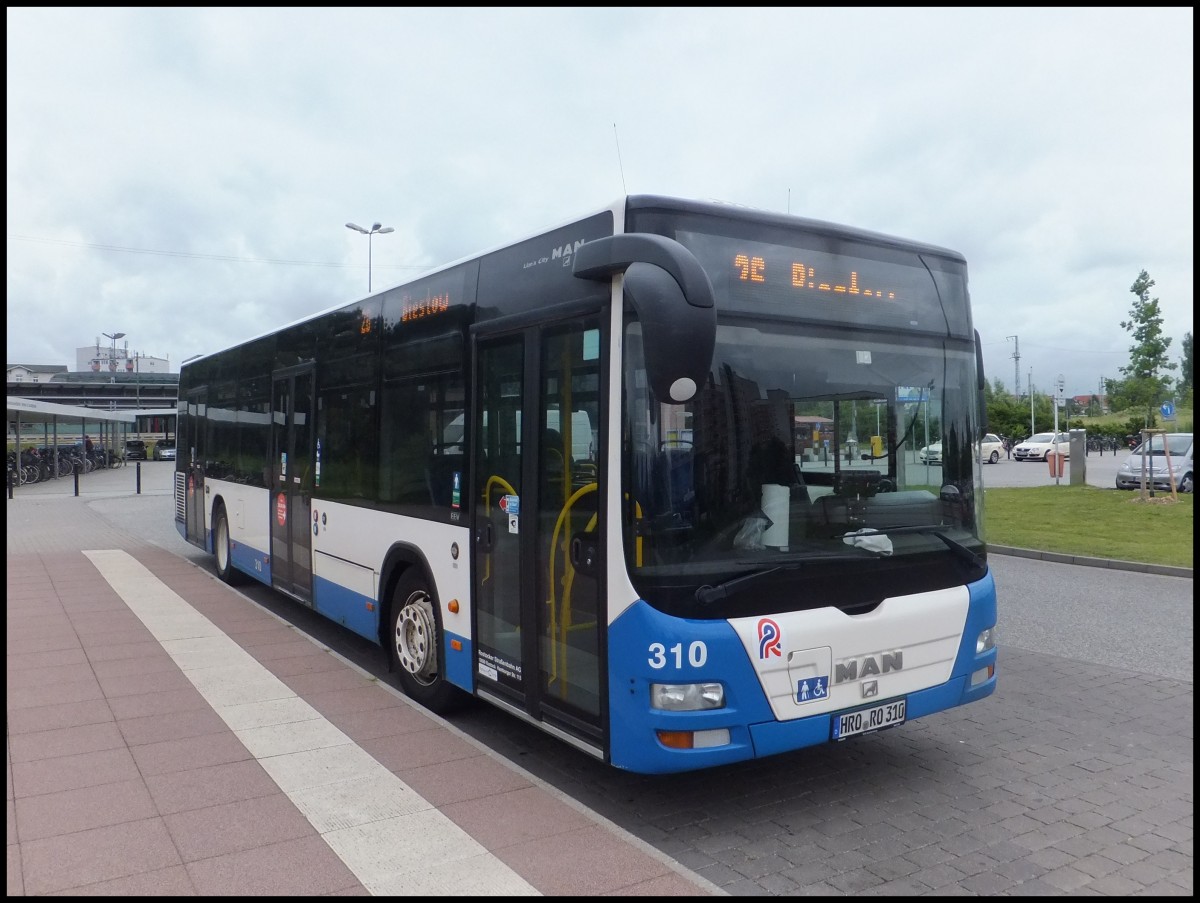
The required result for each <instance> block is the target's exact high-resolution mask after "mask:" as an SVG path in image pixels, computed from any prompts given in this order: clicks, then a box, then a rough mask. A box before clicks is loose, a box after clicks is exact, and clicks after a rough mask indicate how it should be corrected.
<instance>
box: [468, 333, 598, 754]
mask: <svg viewBox="0 0 1200 903" xmlns="http://www.w3.org/2000/svg"><path fill="white" fill-rule="evenodd" d="M600 336H601V328H600V319H599V317H581V318H578V319H574V320H570V321H566V322H563V323H559V324H555V325H553V326H544V327H537V328H531V329H528V330H526V331H525V332H523V333H521V334H518V335H509V336H506V337H504V338H498V339H484V338H482V337H479V338H477V340H476V343H475V346H474V347H475V352H476V359H475V379H476V398H477V399H478V409H477V413H476V423H475V437H476V441H475V442H473V443H472V447H473V449H474V452H473V454H474V461H473V470H472V472H473V474H474V477H473V481H474V484H473V487H472V492H473V501H474V505H475V518H474V546H475V548H474V556H475V561H474V564H475V567H474V581H475V600H474V609H475V615H476V634H475V635H476V640H477V641H476V644H475V654H476V678H477V681H478V685H479V688H480V691H481V693H484V694H485V695H488V696H489V698H493V699H498V700H500V701H503V702H507V703H508V704H510V705H512V706H514V707H518V708H520V709H522V710H523V711H524V712H525V713H526V714H527V715H528V716H529V717H530V718H532V719H533V720H536V721H540V722H546V723H551V724H553V725H554V727H555V728H556V729H558V730H561V731H563V732H565V733H566V734H568V735H570V736H574V737H578V738H579V739H581V740H582V741H584V742H585V743H587V744H588V745H589V746H591V747H592V748H602V747H603V744H604V732H603V727H602V725H603V712H604V709H605V708H606V706H605V692H604V690H605V685H606V682H605V673H606V665H605V645H604V635H605V626H606V624H607V617H606V611H605V607H604V605H603V604H602V599H603V593H602V585H603V574H604V564H603V562H604V552H603V549H604V546H603V542H602V535H603V531H602V521H601V515H602V511H603V507H602V505H601V504H600V499H601V497H602V495H601V486H602V482H603V468H602V467H601V466H600V464H599V462H600V461H602V460H603V456H602V454H601V449H602V447H603V446H602V445H601V435H600V431H601V426H602V424H603V417H604V407H605V405H604V404H603V401H602V399H603V397H604V394H603V389H602V387H603V386H604V385H605V380H604V379H603V375H602V368H601V340H600Z"/></svg>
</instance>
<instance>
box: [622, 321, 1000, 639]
mask: <svg viewBox="0 0 1200 903" xmlns="http://www.w3.org/2000/svg"><path fill="white" fill-rule="evenodd" d="M638 335H639V330H638V327H637V324H636V323H633V324H631V325H630V327H629V338H630V340H629V342H628V352H629V353H628V357H627V360H626V374H625V385H626V395H627V405H628V407H627V411H626V424H625V428H626V433H627V446H628V448H627V455H626V464H625V474H626V484H625V485H626V486H627V487H628V496H629V499H630V504H629V505H627V506H626V523H625V532H626V540H627V541H626V547H627V557H628V560H629V562H630V573H631V575H632V576H633V578H634V584H635V586H636V587H637V588H638V589H639V591H640V592H641V593H642V594H643V596H644V597H645V598H646V599H647V600H648V601H649V602H650V603H651V604H661V605H663V606H664V607H666V608H668V609H674V610H680V611H686V612H688V613H689V615H691V616H701V617H728V616H730V613H731V609H730V607H729V606H730V604H736V605H737V606H738V608H737V610H738V611H739V613H741V614H746V613H756V614H761V613H766V612H769V611H771V610H772V609H773V608H776V607H778V608H779V609H783V608H789V609H791V608H797V607H800V608H803V607H806V606H807V605H808V604H813V605H817V604H819V605H827V604H830V603H829V601H828V596H827V595H821V596H820V597H814V598H812V599H811V602H808V603H806V601H805V597H804V594H802V593H796V592H795V591H794V589H792V590H791V591H788V592H783V593H780V594H779V596H778V597H777V598H773V597H772V596H771V594H770V593H763V592H758V591H757V590H758V589H759V587H758V586H754V589H755V590H756V591H754V592H750V591H748V590H749V588H750V586H752V585H753V584H750V583H745V585H746V586H747V591H746V592H743V593H730V594H728V598H729V599H730V600H732V601H731V602H722V601H714V597H713V595H712V594H711V593H710V594H707V595H706V594H704V593H701V594H699V595H700V598H699V599H697V592H696V591H697V590H698V589H700V588H701V587H705V586H708V587H711V586H714V585H719V584H722V583H725V582H727V581H731V580H737V579H738V578H739V577H742V576H746V575H753V574H756V573H759V572H769V573H770V574H771V575H772V580H775V581H782V580H786V581H788V582H789V584H788V585H789V586H792V587H796V586H804V585H805V583H806V580H816V581H817V583H815V584H812V585H813V586H818V585H823V583H825V582H828V581H830V580H836V579H837V578H838V576H839V575H849V574H853V575H855V577H856V578H858V579H856V580H855V581H854V583H856V584H862V585H863V586H864V587H867V588H866V589H864V592H863V594H862V595H860V596H858V597H856V598H855V599H853V600H851V601H850V603H849V604H851V605H853V604H865V603H866V602H867V601H869V600H870V599H871V598H874V599H875V600H876V601H878V598H879V593H880V592H883V589H882V588H881V587H883V586H884V585H885V584H889V582H890V587H891V588H892V589H893V590H894V589H896V588H897V575H898V574H907V573H908V571H903V570H901V569H903V568H904V567H905V562H908V563H911V564H912V565H913V566H914V567H913V570H912V573H913V575H916V574H918V573H923V574H924V577H922V578H921V579H922V580H923V581H924V583H923V584H922V585H924V586H926V587H927V588H933V587H934V586H948V585H952V584H954V583H962V582H963V574H962V572H961V570H959V569H958V568H956V567H950V568H947V567H946V566H945V562H946V557H947V556H950V557H951V558H952V559H954V560H955V561H959V562H961V563H962V565H963V566H964V567H968V568H969V567H970V565H971V560H970V558H971V557H973V558H975V560H976V564H975V567H974V570H975V571H977V572H979V573H981V572H982V567H983V564H982V558H981V557H980V555H979V553H982V551H983V548H982V538H981V529H980V519H979V517H978V513H977V501H978V500H979V499H980V498H981V495H982V494H981V492H980V491H979V483H978V479H979V467H978V461H977V454H976V452H975V451H974V444H975V443H974V439H975V436H974V433H975V431H976V428H975V427H974V426H973V425H974V424H975V423H977V418H978V412H977V411H976V400H975V398H976V396H975V393H974V392H973V391H972V390H971V389H970V388H969V387H973V386H974V384H975V383H974V355H973V349H972V347H971V346H970V344H969V343H967V342H958V343H951V342H949V341H948V340H947V339H945V338H942V339H939V340H934V339H931V338H925V337H915V336H903V337H900V336H896V335H894V334H888V333H874V334H873V333H870V332H867V331H856V332H854V333H848V332H847V331H846V330H844V329H843V330H835V329H831V328H828V327H817V326H814V325H812V324H799V323H792V324H784V323H781V322H778V321H770V322H743V323H739V322H736V321H734V320H730V319H728V318H726V319H725V320H724V322H722V323H721V324H720V326H719V327H718V332H717V345H716V353H715V356H714V361H713V368H712V372H711V374H710V378H709V381H708V383H707V384H706V385H705V386H704V387H703V388H702V389H701V391H700V392H699V393H698V394H697V396H696V397H695V398H694V399H692V401H690V402H688V403H687V404H683V405H664V404H660V403H659V402H658V401H657V400H655V399H654V398H653V397H652V396H651V395H650V394H649V393H648V392H646V391H645V389H644V387H643V386H642V385H641V383H643V382H644V380H642V379H641V376H640V362H639V353H640V343H639V342H638V341H637V337H638ZM955 344H957V347H954V345H955ZM931 447H936V448H937V449H938V451H939V453H938V454H937V455H931V454H922V451H923V450H927V449H930V448H931ZM956 547H957V548H958V550H959V551H961V550H962V549H963V548H966V549H968V550H971V551H972V554H971V556H970V557H967V558H964V557H963V556H961V555H957V556H956V554H955V548H956ZM932 561H937V562H939V564H938V566H936V567H929V563H930V562H932ZM871 573H878V574H879V575H880V584H879V586H877V587H874V588H871V586H870V584H871V582H872V581H871V580H870V579H869V575H870V574H871ZM935 574H938V575H940V576H933V575H935ZM769 582H770V581H768V583H769ZM849 582H850V581H846V583H849ZM739 585H741V584H739ZM872 592H874V593H875V595H874V596H872ZM851 595H854V594H851ZM716 598H725V597H724V596H722V595H721V594H718V595H717V597H716ZM656 600H657V601H656ZM705 601H707V603H708V604H703V603H704V602H705ZM693 602H695V603H696V606H695V608H696V610H694V611H693V610H691V609H692V607H693V606H692V603H693Z"/></svg>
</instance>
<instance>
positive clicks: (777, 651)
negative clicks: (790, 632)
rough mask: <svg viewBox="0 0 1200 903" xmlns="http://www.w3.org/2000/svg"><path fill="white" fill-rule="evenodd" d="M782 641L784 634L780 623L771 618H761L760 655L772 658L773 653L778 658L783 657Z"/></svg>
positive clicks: (759, 633) (759, 622) (759, 621)
mask: <svg viewBox="0 0 1200 903" xmlns="http://www.w3.org/2000/svg"><path fill="white" fill-rule="evenodd" d="M782 641H783V636H782V632H781V631H780V629H779V625H778V624H776V623H775V622H774V621H772V620H771V619H770V618H759V620H758V657H759V658H760V659H763V660H766V659H768V658H770V657H771V656H772V655H773V656H775V657H776V658H780V657H782V655H783V652H782V649H781V643H782Z"/></svg>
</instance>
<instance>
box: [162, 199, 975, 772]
mask: <svg viewBox="0 0 1200 903" xmlns="http://www.w3.org/2000/svg"><path fill="white" fill-rule="evenodd" d="M266 300H268V301H269V299H266ZM983 386H984V375H983V368H982V363H981V355H980V347H979V338H978V335H977V334H976V333H975V331H974V328H973V326H972V321H971V308H970V303H969V298H968V292H967V267H966V262H965V260H964V259H963V257H962V256H961V255H959V254H957V253H955V252H952V251H948V250H945V249H942V248H938V247H934V246H930V245H925V244H918V243H915V242H911V241H906V240H902V239H899V238H892V237H888V236H884V235H880V234H875V233H871V232H866V231H862V230H858V229H852V228H848V227H845V226H837V225H832V224H828V223H822V222H816V221H812V220H807V219H802V218H799V217H795V216H787V215H781V214H777V213H767V212H761V211H754V210H749V209H745V208H741V207H736V206H730V205H722V204H713V203H700V202H695V201H686V200H678V199H672V198H665V197H653V196H630V197H625V198H622V199H620V200H619V201H618V202H616V203H614V204H613V205H612V206H611V207H608V208H606V209H602V210H599V211H598V212H595V213H593V214H592V215H589V216H586V217H584V218H582V219H579V220H575V221H573V222H569V223H566V224H565V225H561V226H559V227H557V228H554V229H551V230H549V231H546V232H544V233H542V234H539V235H535V236H533V237H531V238H527V239H525V240H522V241H519V242H516V243H514V244H510V245H506V246H503V247H499V248H496V249H494V250H491V251H489V252H487V253H483V254H480V255H478V256H475V257H471V258H470V259H466V260H462V261H459V262H456V263H453V264H450V265H447V266H444V267H442V268H441V269H438V270H436V271H434V272H431V273H429V274H427V275H424V276H421V277H419V278H417V279H414V280H412V281H411V282H407V283H404V284H401V285H397V286H394V287H392V288H388V289H386V290H384V291H380V292H377V293H375V294H372V295H369V296H368V297H365V298H363V299H361V300H357V301H354V302H352V303H348V304H342V305H339V306H337V307H334V308H332V309H330V310H327V311H325V312H322V313H318V314H315V315H313V316H309V317H306V318H304V319H302V320H300V321H298V322H295V323H291V324H290V325H286V326H283V327H281V328H279V329H277V330H275V331H272V332H270V333H268V334H266V335H262V336H259V337H257V338H254V339H251V340H249V341H246V342H243V343H242V344H239V345H236V346H234V347H232V348H229V349H228V350H225V351H221V352H218V353H215V354H210V355H207V356H205V357H201V358H198V359H196V360H192V361H189V362H187V363H185V364H184V365H183V367H182V368H181V373H180V389H179V399H180V400H179V418H178V430H179V436H178V440H179V441H178V457H177V460H176V475H175V518H176V522H177V526H178V529H179V532H180V534H181V535H182V536H184V537H185V538H186V539H187V540H188V541H189V542H191V543H194V544H195V545H197V546H199V547H201V548H204V549H207V550H209V551H210V552H212V553H214V555H215V563H216V570H217V573H218V574H219V575H220V577H221V578H222V579H224V580H227V581H234V580H235V579H238V578H240V577H243V576H249V577H251V578H253V579H255V580H258V581H260V582H262V583H264V584H267V585H269V586H272V587H274V588H275V589H277V590H279V591H280V592H282V593H284V594H286V595H288V596H290V597H292V598H293V599H295V600H296V601H297V602H299V603H300V604H302V605H305V606H308V607H310V608H312V609H314V610H315V611H317V612H319V613H320V614H322V615H324V616H325V617H327V618H329V619H331V620H333V621H336V622H337V623H339V624H341V625H343V626H345V627H346V628H347V629H348V630H350V631H353V632H354V633H356V634H359V635H361V636H363V637H366V638H367V639H369V640H371V641H372V642H375V643H378V644H380V646H382V647H383V648H384V649H385V650H386V651H387V654H388V655H389V656H390V661H391V667H392V669H393V670H394V673H395V675H396V678H397V680H398V682H399V684H400V686H401V687H402V689H403V690H404V691H405V692H406V693H407V694H408V695H409V696H410V697H411V698H412V699H414V700H416V701H417V702H418V703H420V704H422V705H424V706H426V707H428V708H429V709H431V710H433V711H437V712H445V711H448V710H450V709H451V708H453V707H454V706H455V705H457V704H458V703H460V702H462V701H463V700H465V699H467V698H468V697H476V698H478V699H482V700H486V701H487V702H489V703H491V704H494V705H496V706H499V707H500V708H502V709H504V710H506V711H508V712H510V713H512V714H513V715H514V716H516V717H518V718H522V719H524V720H525V721H527V722H529V723H531V724H534V725H536V726H537V727H539V728H541V729H542V730H545V731H547V732H549V733H551V734H553V735H554V736H556V737H558V738H560V739H562V740H563V741H565V742H567V743H570V744H572V745H573V746H575V747H576V748H578V749H580V750H582V751H584V752H586V753H587V754H589V755H591V756H594V757H595V758H596V759H599V760H601V761H604V762H607V763H610V764H611V765H613V766H615V767H617V768H621V769H627V770H630V771H634V772H641V773H665V772H678V771H685V770H690V769H699V768H706V767H711V766H716V765H723V764H728V763H732V762H738V761H742V760H749V759H754V758H757V757H762V756H769V755H773V754H776V753H782V752H786V751H789V750H796V749H799V748H802V747H808V746H812V745H815V744H822V743H827V742H830V741H840V740H845V739H847V738H853V737H857V736H858V735H862V734H870V733H873V732H875V731H878V730H881V729H885V728H892V727H896V726H898V725H901V724H903V723H905V722H907V721H911V720H912V719H914V718H917V717H920V716H924V715H929V714H931V713H934V712H938V711H941V710H944V709H947V708H950V707H952V706H957V705H961V704H964V703H969V702H973V701H976V700H979V699H982V698H984V697H986V696H988V695H989V694H991V693H992V692H993V690H994V689H995V686H996V674H995V664H996V649H995V628H996V593H995V587H994V584H993V581H992V576H991V573H990V571H989V568H988V564H987V549H986V544H985V541H984V536H983V518H982V504H983V494H982V491H981V485H980V466H979V459H978V456H977V454H976V452H975V444H976V442H977V441H978V439H979V437H980V436H981V435H982V424H983V423H984V412H983V391H982V390H983ZM814 425H817V428H816V429H814ZM933 438H937V439H940V441H941V443H942V451H943V454H942V457H941V461H940V463H938V464H937V465H936V466H930V465H929V464H928V463H921V462H920V461H918V460H917V451H918V450H919V449H920V448H922V447H924V446H926V445H928V444H929V443H930V441H931V439H933Z"/></svg>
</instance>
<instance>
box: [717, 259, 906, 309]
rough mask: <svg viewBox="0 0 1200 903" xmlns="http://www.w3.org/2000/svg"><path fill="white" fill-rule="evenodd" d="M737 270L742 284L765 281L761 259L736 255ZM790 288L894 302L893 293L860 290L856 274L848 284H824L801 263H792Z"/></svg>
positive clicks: (808, 267)
mask: <svg viewBox="0 0 1200 903" xmlns="http://www.w3.org/2000/svg"><path fill="white" fill-rule="evenodd" d="M733 265H734V267H735V268H736V269H737V272H738V279H740V280H741V281H742V282H762V283H765V282H766V281H767V262H766V260H764V259H763V258H762V257H751V256H749V255H748V254H738V255H736V256H735V257H734V258H733ZM792 287H793V288H801V289H812V290H813V291H816V292H832V293H833V294H840V295H859V296H861V297H864V298H881V299H884V300H888V301H895V300H896V293H895V292H894V291H885V290H883V289H870V288H862V287H860V286H859V284H858V273H857V272H855V271H853V270H852V271H851V272H850V279H849V281H848V282H845V283H842V282H826V281H823V280H820V279H818V278H817V274H816V270H815V269H814V268H813V267H810V266H806V265H805V264H803V263H798V262H794V263H792Z"/></svg>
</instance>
